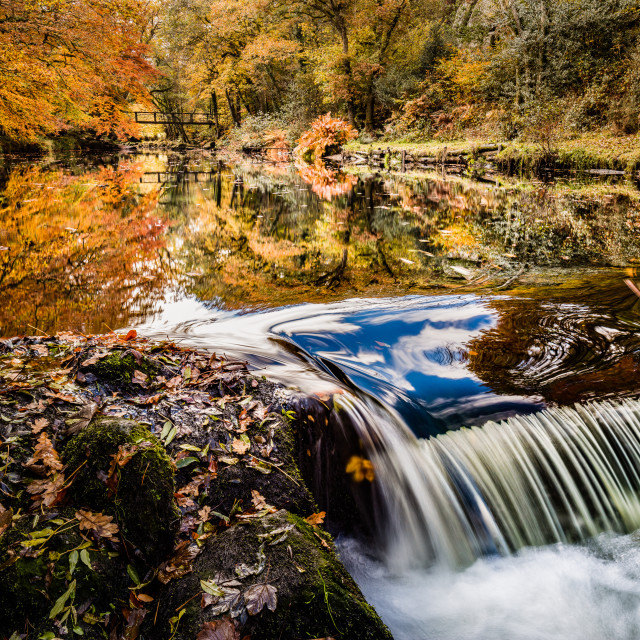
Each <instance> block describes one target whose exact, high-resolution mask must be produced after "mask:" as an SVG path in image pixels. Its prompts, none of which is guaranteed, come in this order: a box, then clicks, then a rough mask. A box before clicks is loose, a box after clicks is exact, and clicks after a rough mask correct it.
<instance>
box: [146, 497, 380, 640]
mask: <svg viewBox="0 0 640 640" xmlns="http://www.w3.org/2000/svg"><path fill="white" fill-rule="evenodd" d="M286 526H292V529H291V530H290V531H289V532H288V536H287V538H286V540H284V541H282V542H279V543H277V544H275V545H273V546H270V545H269V544H265V545H264V553H265V555H266V563H265V569H264V571H263V572H262V573H260V574H259V575H258V576H249V577H247V578H244V579H243V580H241V584H242V586H241V587H238V589H240V590H241V592H242V593H244V592H246V590H247V589H248V588H249V587H251V586H252V585H254V584H260V583H265V582H266V583H268V584H271V585H273V586H275V587H276V589H277V606H276V610H275V611H273V612H272V611H269V610H268V609H267V608H266V607H265V608H264V609H263V610H262V611H261V612H260V613H259V614H257V615H256V616H248V615H247V613H246V611H245V612H244V613H243V614H241V615H240V616H239V617H238V618H237V619H236V624H237V625H238V626H239V627H240V628H239V631H240V636H241V637H244V636H245V635H250V636H251V638H252V640H273V638H282V639H283V640H302V639H303V638H325V637H333V638H336V639H354V640H356V639H357V640H391V638H392V636H391V634H390V632H389V630H388V629H387V628H386V627H385V625H384V624H383V622H382V621H381V620H380V618H379V617H378V615H377V614H376V612H375V611H374V609H373V608H372V607H371V606H369V605H368V604H367V602H366V601H365V599H364V597H363V595H362V593H361V592H360V589H359V588H358V586H357V585H356V583H355V582H354V581H353V578H351V576H350V575H349V574H348V573H347V571H346V569H345V568H344V567H343V566H342V564H341V563H340V561H339V560H338V558H337V556H336V554H335V552H334V550H333V543H332V541H331V537H330V536H329V535H328V534H326V533H324V532H322V531H321V530H319V529H315V528H313V527H311V526H310V525H308V524H307V523H306V522H305V521H304V520H303V519H302V518H299V517H298V516H295V515H293V514H290V513H288V512H286V511H284V510H281V511H279V512H277V513H275V514H273V515H270V516H265V517H263V518H261V519H258V520H256V521H254V522H251V523H246V522H245V523H243V524H238V525H235V526H233V527H231V528H230V529H228V530H227V531H225V532H224V533H222V534H221V535H218V536H216V537H214V538H212V539H210V540H208V541H207V543H206V545H205V548H204V549H203V551H202V553H201V554H200V556H198V558H197V559H196V560H195V561H194V563H193V572H192V573H191V574H189V575H187V576H186V577H184V578H183V579H181V580H180V581H177V582H172V583H169V585H168V587H167V589H166V591H165V592H164V594H163V595H162V596H161V602H160V607H159V610H160V612H161V613H160V615H159V616H158V621H157V625H156V627H154V628H149V629H148V630H147V636H148V637H149V638H158V640H159V639H160V638H165V637H169V635H170V633H169V618H170V617H171V616H175V611H176V608H178V607H180V606H181V605H183V604H184V603H185V602H186V601H188V600H189V598H192V597H193V594H194V593H197V592H198V591H199V590H200V582H199V581H200V580H210V579H214V580H216V579H217V580H220V576H225V577H228V578H233V577H234V576H235V575H236V574H235V567H236V565H238V564H241V563H244V564H246V565H253V564H255V563H256V560H257V556H258V553H259V549H260V546H261V544H262V543H263V541H264V540H263V539H261V538H259V537H258V535H260V534H265V533H268V532H270V531H274V530H276V529H279V528H282V527H286ZM324 545H326V546H324ZM289 549H290V550H289ZM212 609H213V608H212V607H208V608H205V609H202V608H201V604H200V599H199V598H195V599H193V600H192V601H191V602H190V603H189V604H188V605H187V606H186V607H185V614H184V615H183V617H182V619H181V620H180V623H179V626H178V631H177V633H176V635H175V640H193V638H195V637H196V635H197V634H198V632H199V631H200V629H201V628H202V626H203V624H204V623H205V622H208V621H210V620H215V619H217V618H219V617H220V616H218V617H215V616H214V615H213V613H212ZM223 615H224V614H223Z"/></svg>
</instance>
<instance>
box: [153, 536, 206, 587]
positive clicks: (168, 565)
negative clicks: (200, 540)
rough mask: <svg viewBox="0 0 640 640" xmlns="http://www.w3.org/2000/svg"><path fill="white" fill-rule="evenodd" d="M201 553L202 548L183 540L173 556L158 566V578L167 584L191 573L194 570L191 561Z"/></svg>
mask: <svg viewBox="0 0 640 640" xmlns="http://www.w3.org/2000/svg"><path fill="white" fill-rule="evenodd" d="M199 553H200V549H199V548H198V547H197V546H196V545H195V544H191V545H190V544H189V543H188V542H181V543H180V544H179V545H178V546H177V547H176V549H175V553H174V555H173V557H172V558H171V559H169V560H167V562H163V563H162V564H161V565H160V567H158V580H160V582H162V584H167V583H168V582H169V581H171V580H174V579H177V578H182V577H183V576H185V575H187V574H188V573H191V571H192V570H193V569H192V567H191V563H192V562H193V560H194V559H195V558H196V556H197V555H198V554H199Z"/></svg>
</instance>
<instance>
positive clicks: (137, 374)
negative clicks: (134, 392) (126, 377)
mask: <svg viewBox="0 0 640 640" xmlns="http://www.w3.org/2000/svg"><path fill="white" fill-rule="evenodd" d="M148 380H149V376H147V374H146V373H143V372H142V371H140V370H138V369H136V370H135V371H134V372H133V377H132V378H131V382H133V383H134V384H139V385H141V386H145V385H146V384H147V381H148Z"/></svg>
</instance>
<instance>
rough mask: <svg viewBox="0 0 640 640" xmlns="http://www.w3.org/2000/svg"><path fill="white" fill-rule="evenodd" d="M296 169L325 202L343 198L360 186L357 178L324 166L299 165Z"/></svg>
mask: <svg viewBox="0 0 640 640" xmlns="http://www.w3.org/2000/svg"><path fill="white" fill-rule="evenodd" d="M296 168H297V169H298V175H299V176H300V177H301V178H302V179H303V180H304V181H305V182H307V183H309V184H310V185H311V189H312V191H313V192H314V193H315V194H316V195H317V196H319V197H320V198H322V199H323V200H333V198H336V197H338V196H343V195H345V194H347V193H349V192H350V191H351V190H352V189H353V188H354V187H355V185H356V184H358V178H357V177H356V176H354V175H352V174H350V173H342V172H341V171H335V170H334V169H330V168H329V167H327V166H326V165H324V164H312V165H309V164H304V163H298V164H297V165H296Z"/></svg>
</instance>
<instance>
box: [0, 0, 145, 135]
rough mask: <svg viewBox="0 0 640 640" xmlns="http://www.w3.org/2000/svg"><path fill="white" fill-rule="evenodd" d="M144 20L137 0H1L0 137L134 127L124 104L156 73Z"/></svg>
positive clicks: (141, 96) (120, 131) (139, 95)
mask: <svg viewBox="0 0 640 640" xmlns="http://www.w3.org/2000/svg"><path fill="white" fill-rule="evenodd" d="M145 20H146V9H145V5H143V4H142V2H141V0H118V2H115V1H114V0H54V1H53V2H46V3H44V2H41V1H40V0H0V136H3V135H4V136H6V137H8V138H12V139H16V140H21V141H33V140H35V139H36V138H37V137H38V136H39V135H46V134H52V133H57V132H60V131H61V130H64V129H65V128H68V127H70V126H75V127H81V128H85V129H90V130H92V131H93V132H95V133H96V134H98V135H100V134H109V135H115V136H118V137H120V138H123V137H125V136H126V135H129V134H131V133H134V126H135V125H133V124H132V123H131V116H130V115H129V114H128V113H127V108H128V105H129V104H130V103H131V102H132V101H136V100H139V101H143V102H144V101H145V99H146V96H147V92H146V89H145V88H144V83H145V82H146V81H148V80H150V79H151V78H153V77H154V76H155V72H154V70H153V69H152V67H151V66H150V64H149V63H148V62H147V60H146V57H145V56H146V53H147V49H146V46H145V45H144V44H143V43H142V42H141V41H140V37H141V33H142V31H143V23H144V22H145Z"/></svg>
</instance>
